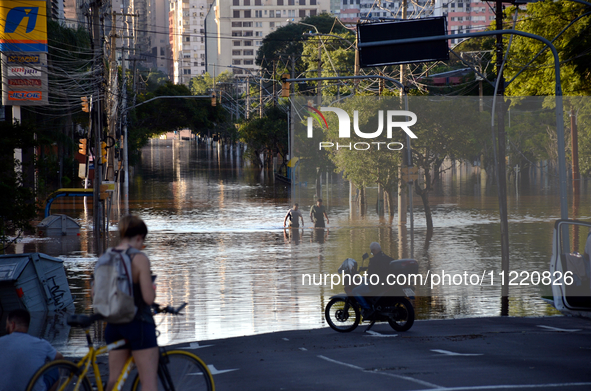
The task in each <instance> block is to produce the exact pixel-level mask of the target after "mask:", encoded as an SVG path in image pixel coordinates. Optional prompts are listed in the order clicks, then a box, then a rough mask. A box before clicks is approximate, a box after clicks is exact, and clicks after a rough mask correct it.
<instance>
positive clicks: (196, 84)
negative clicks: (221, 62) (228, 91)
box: [189, 71, 234, 95]
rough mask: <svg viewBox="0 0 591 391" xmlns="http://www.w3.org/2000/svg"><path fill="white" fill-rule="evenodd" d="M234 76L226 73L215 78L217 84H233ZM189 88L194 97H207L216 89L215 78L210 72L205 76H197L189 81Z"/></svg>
mask: <svg viewBox="0 0 591 391" xmlns="http://www.w3.org/2000/svg"><path fill="white" fill-rule="evenodd" d="M233 82H234V74H233V73H232V72H230V71H224V72H222V73H220V74H219V75H216V77H215V83H216V84H217V83H233ZM189 88H190V89H191V94H193V95H207V94H209V91H211V90H212V89H213V88H215V87H214V82H213V78H212V77H211V75H210V74H209V73H208V72H205V73H204V74H203V75H199V76H195V77H193V78H191V81H189Z"/></svg>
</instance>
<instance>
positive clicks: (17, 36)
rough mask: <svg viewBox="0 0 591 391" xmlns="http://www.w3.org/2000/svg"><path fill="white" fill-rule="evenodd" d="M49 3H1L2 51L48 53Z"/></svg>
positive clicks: (0, 37)
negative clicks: (47, 12)
mask: <svg viewBox="0 0 591 391" xmlns="http://www.w3.org/2000/svg"><path fill="white" fill-rule="evenodd" d="M46 11H47V3H46V2H45V1H5V0H1V1H0V51H2V52H47V16H46Z"/></svg>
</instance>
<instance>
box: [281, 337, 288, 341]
mask: <svg viewBox="0 0 591 391" xmlns="http://www.w3.org/2000/svg"><path fill="white" fill-rule="evenodd" d="M281 339H282V340H284V341H289V339H287V338H281Z"/></svg>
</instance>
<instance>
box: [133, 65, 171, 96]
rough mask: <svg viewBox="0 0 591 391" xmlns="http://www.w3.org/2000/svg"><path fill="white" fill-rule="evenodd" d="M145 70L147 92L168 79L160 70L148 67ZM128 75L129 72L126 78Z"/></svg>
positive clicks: (152, 90)
mask: <svg viewBox="0 0 591 391" xmlns="http://www.w3.org/2000/svg"><path fill="white" fill-rule="evenodd" d="M128 71H129V70H128ZM147 72H148V80H147V81H146V90H147V92H155V91H156V89H157V88H158V87H160V86H162V85H164V84H166V83H167V82H168V81H169V79H168V76H167V75H166V74H165V73H164V72H162V71H159V70H153V69H150V70H148V71H147ZM130 76H131V74H130V75H128V78H129V77H130ZM128 80H129V79H128Z"/></svg>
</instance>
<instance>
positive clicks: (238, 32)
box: [232, 31, 242, 37]
mask: <svg viewBox="0 0 591 391" xmlns="http://www.w3.org/2000/svg"><path fill="white" fill-rule="evenodd" d="M232 36H233V37H242V31H232Z"/></svg>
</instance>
